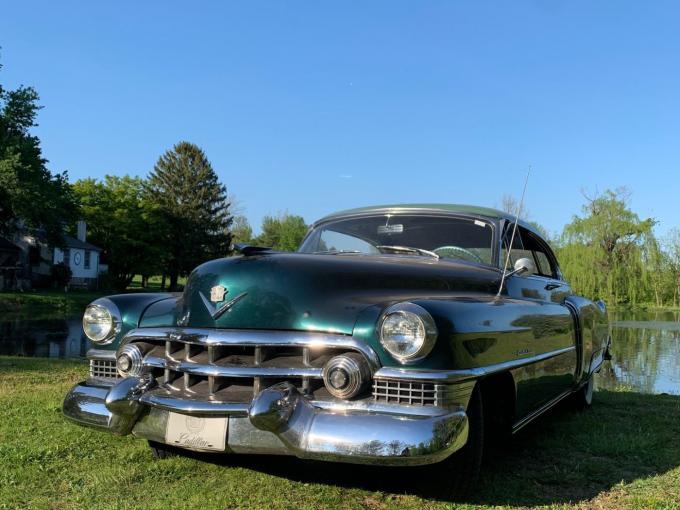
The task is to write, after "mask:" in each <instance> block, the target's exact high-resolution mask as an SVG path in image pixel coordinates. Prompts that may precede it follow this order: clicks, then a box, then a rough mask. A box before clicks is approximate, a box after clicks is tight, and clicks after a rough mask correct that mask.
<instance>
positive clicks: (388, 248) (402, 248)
mask: <svg viewBox="0 0 680 510" xmlns="http://www.w3.org/2000/svg"><path fill="white" fill-rule="evenodd" d="M376 248H378V250H380V252H381V253H382V251H383V250H386V251H393V252H397V253H417V254H418V255H427V256H428V257H432V258H434V259H437V260H439V255H437V254H436V253H435V252H433V251H430V250H424V249H422V248H416V247H414V246H390V245H387V244H381V245H378V246H376Z"/></svg>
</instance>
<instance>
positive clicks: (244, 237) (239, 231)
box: [231, 215, 253, 244]
mask: <svg viewBox="0 0 680 510" xmlns="http://www.w3.org/2000/svg"><path fill="white" fill-rule="evenodd" d="M231 236H232V238H231V241H232V243H233V244H250V243H251V242H252V240H253V229H252V228H251V227H250V223H248V219H247V218H246V217H245V216H242V215H239V216H234V222H233V223H232V225H231Z"/></svg>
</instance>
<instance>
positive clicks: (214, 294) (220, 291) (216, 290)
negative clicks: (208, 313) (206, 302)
mask: <svg viewBox="0 0 680 510" xmlns="http://www.w3.org/2000/svg"><path fill="white" fill-rule="evenodd" d="M227 292H228V291H227V288H226V287H224V286H222V285H215V286H214V287H213V288H212V289H210V301H212V302H213V303H219V302H220V301H224V295H225V294H226V293H227Z"/></svg>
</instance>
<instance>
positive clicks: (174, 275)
mask: <svg viewBox="0 0 680 510" xmlns="http://www.w3.org/2000/svg"><path fill="white" fill-rule="evenodd" d="M177 277H178V274H177V272H175V271H173V272H171V273H170V287H169V288H168V290H169V291H170V292H175V291H176V290H177Z"/></svg>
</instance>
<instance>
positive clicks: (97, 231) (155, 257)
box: [73, 175, 166, 290]
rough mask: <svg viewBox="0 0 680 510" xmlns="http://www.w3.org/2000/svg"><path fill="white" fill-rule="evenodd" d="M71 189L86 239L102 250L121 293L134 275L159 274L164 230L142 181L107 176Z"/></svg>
mask: <svg viewBox="0 0 680 510" xmlns="http://www.w3.org/2000/svg"><path fill="white" fill-rule="evenodd" d="M73 189H74V192H75V194H76V196H77V197H78V199H79V200H80V203H81V216H82V217H83V219H85V220H86V221H87V224H88V231H89V240H90V241H91V242H92V243H93V244H96V245H98V246H99V247H101V248H102V250H103V252H102V257H103V259H105V260H106V261H107V263H108V265H109V275H110V276H111V278H112V281H113V284H114V286H115V287H116V289H118V290H124V289H125V288H126V287H127V286H128V285H130V283H131V282H132V279H133V277H134V275H135V274H140V273H141V274H153V273H154V272H159V271H160V269H161V267H162V266H161V264H162V262H163V256H164V252H163V240H162V236H163V233H164V232H165V230H166V229H165V225H164V223H163V219H162V217H161V216H160V214H159V211H158V208H157V207H156V206H155V205H154V204H153V203H152V202H151V201H150V200H149V199H148V196H147V195H146V190H145V187H144V182H143V181H142V179H140V178H138V177H129V176H124V177H116V176H111V175H107V176H106V177H105V178H104V180H103V181H97V180H95V179H84V180H80V181H77V182H76V183H75V184H74V185H73Z"/></svg>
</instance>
